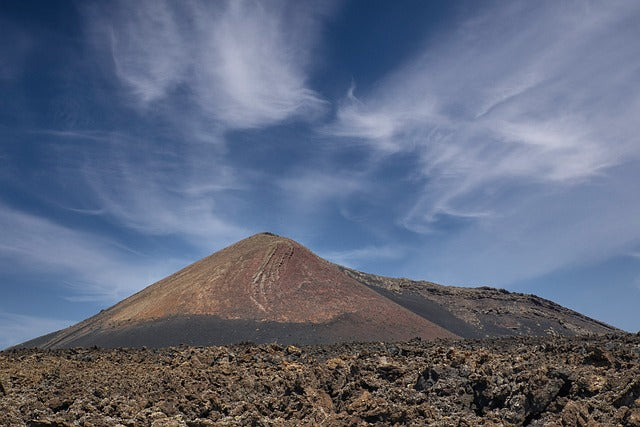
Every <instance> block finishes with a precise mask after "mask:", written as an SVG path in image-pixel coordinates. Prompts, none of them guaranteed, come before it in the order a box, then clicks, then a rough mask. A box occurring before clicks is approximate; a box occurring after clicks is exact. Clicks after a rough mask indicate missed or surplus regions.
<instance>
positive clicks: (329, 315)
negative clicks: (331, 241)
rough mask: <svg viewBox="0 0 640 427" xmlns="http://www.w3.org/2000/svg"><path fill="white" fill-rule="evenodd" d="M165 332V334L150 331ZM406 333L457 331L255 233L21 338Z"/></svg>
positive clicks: (66, 342)
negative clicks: (49, 330)
mask: <svg viewBox="0 0 640 427" xmlns="http://www.w3.org/2000/svg"><path fill="white" fill-rule="evenodd" d="M230 330H233V331H235V332H234V333H230V332H229V331H230ZM163 331H165V332H164V333H166V334H169V335H171V336H170V337H162V336H158V335H162V334H163ZM256 331H257V332H256ZM260 331H264V332H262V333H261V332H260ZM309 335H312V336H309ZM413 337H421V338H425V339H432V338H455V337H456V335H455V334H453V333H451V332H449V331H447V330H446V329H444V328H442V327H440V326H438V325H436V324H434V323H432V322H431V321H429V320H427V319H425V318H424V317H422V316H419V315H418V314H415V313H414V312H412V311H410V310H408V309H406V308H404V307H402V306H401V305H399V304H397V303H395V302H393V301H392V300H390V299H389V298H386V297H384V296H382V295H381V294H380V293H378V292H376V291H374V290H372V289H371V288H369V287H368V286H366V285H365V284H363V283H361V282H359V281H357V280H355V279H354V278H352V277H350V276H348V275H347V274H345V273H344V272H343V271H342V270H341V269H340V268H339V267H338V266H336V265H334V264H332V263H330V262H328V261H326V260H324V259H322V258H320V257H318V256H316V255H315V254H313V253H312V252H311V251H309V250H308V249H307V248H305V247H304V246H302V245H300V244H299V243H297V242H295V241H293V240H290V239H287V238H284V237H280V236H275V235H272V234H269V233H263V234H257V235H254V236H252V237H249V238H247V239H245V240H242V241H240V242H238V243H236V244H234V245H232V246H229V247H227V248H225V249H223V250H221V251H219V252H216V253H214V254H213V255H210V256H208V257H206V258H203V259H201V260H200V261H197V262H195V263H193V264H191V265H189V266H188V267H186V268H184V269H182V270H180V271H178V272H177V273H175V274H173V275H171V276H168V277H166V278H165V279H162V280H160V281H159V282H157V283H155V284H153V285H151V286H149V287H147V288H146V289H144V290H142V291H141V292H139V293H137V294H135V295H133V296H131V297H129V298H127V299H125V300H123V301H121V302H120V303H118V304H116V305H115V306H113V307H111V308H110V309H108V310H105V311H103V312H101V313H100V314H98V315H96V316H94V317H92V318H90V319H87V320H85V321H84V322H81V323H79V324H77V325H75V326H72V327H71V328H68V329H66V330H63V331H60V332H59V333H57V334H54V335H49V336H45V337H42V338H41V339H38V340H35V342H31V343H25V344H26V345H36V346H39V347H45V348H49V347H52V348H57V347H69V346H74V345H82V346H88V345H96V344H97V345H101V346H104V347H111V346H130V347H139V346H143V345H150V346H164V345H171V344H179V343H190V344H199V345H203V344H222V343H229V342H239V341H243V340H252V341H256V342H266V341H279V342H288V341H292V342H303V343H305V342H307V343H322V342H341V341H374V340H375V341H380V340H384V341H398V340H405V339H410V338H413ZM151 338H153V339H151Z"/></svg>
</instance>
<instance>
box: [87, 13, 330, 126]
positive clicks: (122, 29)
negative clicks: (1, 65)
mask: <svg viewBox="0 0 640 427" xmlns="http://www.w3.org/2000/svg"><path fill="white" fill-rule="evenodd" d="M110 6H112V5H110ZM111 9H113V10H111ZM323 9H327V7H326V6H321V5H312V4H299V3H297V2H290V3H286V2H276V1H273V2H257V1H244V0H243V1H227V2H198V1H192V2H164V1H138V2H121V3H119V4H118V7H116V8H111V7H110V11H109V13H106V11H98V10H90V11H89V13H88V14H87V16H88V17H89V21H90V28H91V29H92V30H93V32H94V34H96V38H97V40H99V42H98V43H99V45H104V43H107V44H108V48H109V50H110V52H111V54H112V58H113V63H114V65H115V70H116V74H117V76H118V77H119V78H120V80H121V81H122V82H123V83H124V84H126V85H127V86H128V87H129V88H130V89H131V91H132V93H133V94H134V95H135V97H136V98H137V99H138V100H139V101H140V103H141V104H142V105H143V106H148V105H149V104H150V103H153V102H155V103H158V102H163V101H165V100H166V99H170V98H169V97H170V95H171V94H172V93H173V92H174V91H176V90H182V91H184V89H185V88H188V94H189V96H190V97H191V98H192V99H193V100H194V101H195V103H196V104H197V105H198V106H199V108H200V109H201V112H202V113H203V114H204V115H205V116H207V117H208V118H209V120H211V119H213V120H215V121H217V122H219V123H221V124H222V125H223V126H224V127H227V128H251V127H257V126H263V125H269V124H273V123H277V122H280V121H282V120H285V119H287V118H290V117H294V116H303V117H313V116H315V115H316V114H318V112H319V111H321V110H322V109H323V108H324V107H323V101H322V100H321V99H320V97H319V96H318V95H317V94H316V93H315V92H314V91H313V90H311V89H309V88H308V87H307V84H306V79H307V76H306V72H307V68H308V66H309V64H310V62H311V59H312V55H311V52H312V49H313V47H314V44H315V39H316V34H317V33H318V32H319V25H320V21H321V19H322V16H323V14H324V11H323ZM169 102H171V101H169Z"/></svg>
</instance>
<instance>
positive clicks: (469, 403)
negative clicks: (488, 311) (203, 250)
mask: <svg viewBox="0 0 640 427" xmlns="http://www.w3.org/2000/svg"><path fill="white" fill-rule="evenodd" d="M0 424H1V425H3V426H5V425H6V426H19V425H30V426H67V425H81V426H117V425H125V426H213V425H366V424H379V425H393V424H409V425H442V426H453V425H464V426H474V425H531V426H535V425H570V426H587V425H589V426H591V425H606V426H615V425H623V426H640V336H638V335H622V334H620V335H609V336H599V337H587V338H522V337H519V338H501V339H492V340H479V341H442V340H441V341H420V340H413V341H409V342H405V343H399V344H382V343H379V344H377V343H374V344H346V345H333V346H309V347H301V348H298V347H293V346H288V347H286V346H280V345H276V344H271V345H260V346H256V345H250V344H247V345H236V346H227V347H209V348H196V347H173V348H167V349H161V350H153V349H137V350H133V349H112V350H101V349H73V350H32V349H29V350H9V351H5V352H2V353H0Z"/></svg>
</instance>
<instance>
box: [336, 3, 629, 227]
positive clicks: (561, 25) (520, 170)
mask: <svg viewBox="0 0 640 427" xmlns="http://www.w3.org/2000/svg"><path fill="white" fill-rule="evenodd" d="M503 6H504V5H500V7H497V8H494V9H493V10H490V11H489V12H488V13H486V14H484V15H483V16H481V17H476V18H474V19H473V20H469V21H468V22H465V23H464V24H463V25H461V26H459V28H458V30H457V31H454V32H453V35H452V36H449V37H447V38H446V39H442V40H437V41H432V42H431V44H428V45H426V47H425V51H424V54H422V55H420V56H419V57H418V58H417V59H415V60H413V61H410V63H408V64H406V65H405V66H403V67H401V68H400V69H398V70H397V71H396V72H394V73H392V74H391V75H390V76H388V77H387V78H386V79H384V80H383V81H382V82H380V84H379V85H378V86H377V89H375V90H374V91H373V92H371V93H368V94H365V95H364V96H361V97H360V99H355V97H353V96H352V93H350V94H349V95H348V97H347V99H346V100H345V102H344V104H343V105H342V106H341V107H340V109H339V111H338V115H337V121H336V122H335V123H334V124H332V125H331V126H330V127H329V128H328V129H327V130H328V131H329V132H331V133H333V134H334V135H337V136H344V137H351V138H354V137H356V138H360V139H361V140H363V141H365V142H368V143H370V144H372V146H373V147H375V148H377V149H379V150H381V151H386V152H395V151H415V152H416V153H417V155H418V156H420V158H421V160H422V163H423V174H424V176H425V178H426V179H427V180H428V188H427V190H426V192H425V196H424V199H423V200H421V201H420V202H419V203H418V204H417V205H416V207H415V208H414V209H412V210H411V213H410V214H409V215H408V216H407V217H406V218H404V220H403V223H404V224H406V225H407V226H408V227H410V228H413V229H416V230H420V229H421V228H426V229H428V228H429V223H430V222H432V221H433V220H434V218H435V217H436V216H438V215H440V214H443V213H447V212H458V213H460V214H461V215H463V216H466V215H471V216H475V215H476V214H477V213H481V214H482V215H484V214H486V213H487V212H486V211H485V206H484V204H485V203H484V202H482V201H481V200H480V198H478V197H475V196H476V195H477V194H478V192H482V191H484V188H488V187H491V186H494V185H496V183H502V184H500V185H503V183H504V182H505V181H506V180H510V181H511V182H512V183H513V185H512V186H511V187H513V186H514V185H518V184H521V183H522V182H525V183H526V182H545V183H548V184H549V185H557V184H571V183H575V182H582V181H583V180H585V179H590V178H592V177H593V176H597V175H599V174H602V173H603V171H604V170H606V169H607V168H609V167H611V166H613V165H616V164H619V163H620V162H623V161H628V160H629V157H630V156H632V157H636V156H637V155H638V152H639V150H638V146H639V145H640V144H639V139H638V136H637V132H636V130H635V129H634V128H633V123H634V117H638V116H640V89H638V85H637V77H635V74H634V73H635V71H634V70H637V69H638V67H639V66H640V46H639V45H638V44H637V43H636V42H635V40H637V38H638V36H640V34H639V33H640V32H639V31H638V30H637V26H634V25H632V24H631V22H632V20H633V18H632V17H634V16H635V17H637V16H639V15H640V8H638V7H637V5H636V4H635V3H624V2H622V3H615V4H607V5H590V6H587V5H586V4H585V5H582V4H581V5H575V4H571V5H569V4H568V3H554V2H547V3H537V4H536V6H535V7H531V5H530V4H528V3H526V2H519V3H512V4H510V5H509V6H508V7H503Z"/></svg>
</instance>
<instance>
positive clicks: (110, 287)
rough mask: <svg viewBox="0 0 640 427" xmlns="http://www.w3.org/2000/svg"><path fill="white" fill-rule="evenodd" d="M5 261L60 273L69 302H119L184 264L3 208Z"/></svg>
mask: <svg viewBox="0 0 640 427" xmlns="http://www.w3.org/2000/svg"><path fill="white" fill-rule="evenodd" d="M0 231H1V233H2V243H1V244H0V259H1V260H4V261H5V262H7V261H10V262H11V263H12V264H13V265H22V266H28V267H29V269H30V272H31V274H38V273H39V274H43V273H56V274H62V275H65V277H67V281H66V282H65V283H63V284H62V287H64V288H66V291H67V292H68V295H69V298H72V299H74V298H75V299H79V300H84V301H88V300H91V301H110V302H115V301H117V300H118V299H120V298H123V297H125V296H128V295H129V294H131V293H132V292H133V291H136V290H139V289H141V288H142V287H144V286H146V285H148V284H150V283H153V282H155V281H156V280H158V279H160V278H162V277H163V276H164V275H166V274H168V273H170V272H172V271H173V270H174V269H175V268H177V267H179V266H181V264H183V263H179V262H176V263H174V265H171V266H169V265H163V263H158V262H154V261H153V260H150V259H147V258H145V257H144V256H142V255H140V254H136V253H135V252H132V251H131V250H129V249H127V248H126V247H123V246H122V245H121V244H119V243H118V242H115V241H113V240H111V239H106V238H103V237H101V236H100V235H99V234H96V233H88V232H84V231H79V230H74V229H71V228H69V227H66V226H64V225H60V224H56V223H54V222H52V221H50V220H48V219H45V218H42V217H39V216H36V215H33V214H30V213H26V212H23V211H20V210H16V209H13V208H9V207H7V206H3V205H0Z"/></svg>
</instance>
